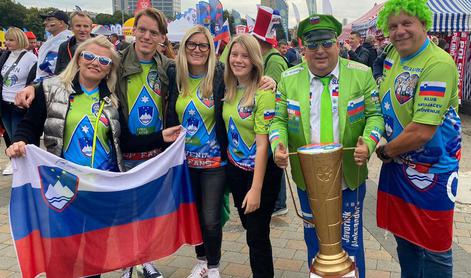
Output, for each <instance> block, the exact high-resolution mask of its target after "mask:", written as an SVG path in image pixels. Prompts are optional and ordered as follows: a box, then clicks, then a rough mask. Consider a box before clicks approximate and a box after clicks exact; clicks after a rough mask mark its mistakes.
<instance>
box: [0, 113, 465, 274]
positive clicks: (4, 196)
mask: <svg viewBox="0 0 471 278" xmlns="http://www.w3.org/2000/svg"><path fill="white" fill-rule="evenodd" d="M462 120H463V126H464V127H463V141H464V144H463V145H464V147H463V155H462V157H463V158H462V162H461V169H460V184H459V186H460V188H459V191H458V196H457V204H456V211H455V218H454V222H455V225H454V242H453V253H454V277H463V278H464V277H471V259H470V258H471V148H470V147H469V146H470V145H471V117H469V116H462ZM0 149H3V147H0ZM6 162H7V160H6V158H5V157H4V156H0V165H5V164H6ZM369 167H370V180H369V181H368V186H367V188H368V190H367V195H366V199H365V209H364V241H365V243H364V244H365V252H366V267H367V273H366V274H367V275H366V276H367V277H369V278H370V277H371V278H374V277H385V278H386V277H400V275H399V272H400V269H399V264H398V263H397V255H396V251H395V247H396V245H395V241H394V239H393V237H392V235H391V234H389V233H385V232H384V230H381V229H379V228H377V227H376V220H375V211H376V190H377V181H378V172H379V167H380V163H379V161H378V160H377V159H376V158H372V160H371V161H370V163H369ZM10 185H11V178H10V177H1V176H0V278H4V277H21V275H20V273H19V269H18V265H17V260H16V255H15V251H14V248H13V245H12V240H11V236H10V227H9V222H8V202H9V196H10V189H9V188H10ZM288 206H289V209H290V211H289V213H288V214H287V215H286V216H283V217H275V218H273V221H272V224H271V227H272V229H271V239H272V245H273V251H274V262H275V268H276V269H275V272H276V277H289V278H291V277H293V278H296V277H303V278H305V277H307V261H306V251H305V249H306V248H305V245H304V241H303V235H302V225H301V221H300V220H299V219H298V218H297V217H296V216H295V213H294V208H293V205H292V202H291V200H289V202H288ZM244 234H245V233H244V231H243V229H242V226H241V224H240V222H239V220H238V216H237V215H235V214H234V213H233V215H232V217H231V220H230V221H229V222H228V223H227V224H226V226H225V227H224V240H223V244H222V252H223V254H222V261H221V267H220V270H221V272H222V274H223V277H250V266H249V261H248V248H247V246H246V244H245V235H244ZM193 263H194V251H193V248H192V247H187V246H185V247H183V248H181V249H180V250H179V251H178V252H177V253H176V254H175V255H173V256H171V257H168V258H166V259H163V260H159V261H157V262H156V265H157V266H158V267H159V269H160V270H161V271H162V272H163V273H164V276H165V277H172V278H177V277H186V276H187V275H188V273H189V271H190V270H191V268H192V266H193ZM103 276H104V277H119V272H113V273H108V274H105V275H103ZM135 277H137V276H135Z"/></svg>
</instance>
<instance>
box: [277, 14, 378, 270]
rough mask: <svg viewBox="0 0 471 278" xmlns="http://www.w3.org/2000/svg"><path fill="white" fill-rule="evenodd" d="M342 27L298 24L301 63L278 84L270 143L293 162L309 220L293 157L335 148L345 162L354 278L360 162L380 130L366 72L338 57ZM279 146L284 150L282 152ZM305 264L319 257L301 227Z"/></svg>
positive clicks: (322, 18)
mask: <svg viewBox="0 0 471 278" xmlns="http://www.w3.org/2000/svg"><path fill="white" fill-rule="evenodd" d="M341 31H342V25H341V24H340V23H339V22H338V21H337V20H336V19H335V18H334V17H332V16H330V15H319V14H314V15H311V16H310V17H308V18H306V19H305V20H303V21H302V22H301V23H300V25H299V28H298V37H300V38H301V39H302V40H303V44H304V46H305V49H306V51H305V58H306V59H305V62H303V63H301V64H299V65H297V66H295V67H293V68H291V69H289V70H287V71H285V72H283V74H282V77H281V81H280V83H279V84H278V92H277V96H276V100H277V103H276V110H275V118H274V120H273V123H272V125H271V127H270V142H271V147H272V150H273V153H274V158H275V162H276V163H277V165H278V166H279V167H281V168H286V167H287V166H288V158H289V160H290V162H291V173H292V176H293V180H294V182H295V183H296V185H297V187H298V196H299V200H300V203H301V209H302V211H303V215H304V216H305V217H306V218H310V217H312V212H311V209H310V207H309V202H308V197H307V194H306V191H305V190H306V188H305V184H304V180H303V176H302V173H301V167H300V164H299V160H298V158H297V157H296V156H291V157H288V150H289V151H291V152H293V151H296V150H297V149H298V148H299V147H301V146H304V145H307V144H321V143H341V144H342V145H343V147H344V148H350V149H347V150H344V155H343V179H342V185H343V189H344V190H343V192H342V196H343V201H342V202H343V204H342V207H343V214H342V215H343V218H344V223H343V225H342V244H343V247H344V249H345V250H346V251H347V252H348V253H349V255H350V256H354V257H355V263H356V265H357V267H358V269H359V274H360V277H365V261H364V250H363V234H362V209H363V199H364V197H365V180H366V178H367V168H366V162H367V160H368V158H369V156H370V155H371V154H372V153H373V152H374V150H375V148H376V144H377V143H378V141H379V139H380V138H381V136H382V134H383V130H384V123H383V118H382V115H381V108H380V104H379V96H378V92H377V90H376V83H375V81H374V79H373V76H372V73H371V70H370V69H369V68H368V67H367V66H365V65H362V64H360V63H357V62H354V61H349V60H346V59H343V58H340V57H339V45H338V42H337V40H336V38H337V36H338V35H340V33H341ZM285 146H288V148H286V147H285ZM304 227H305V228H304V238H305V241H306V244H307V247H308V257H309V262H310V263H311V262H312V259H313V257H314V256H315V255H316V254H317V252H318V242H317V237H316V235H315V229H314V227H312V226H309V225H305V226H304Z"/></svg>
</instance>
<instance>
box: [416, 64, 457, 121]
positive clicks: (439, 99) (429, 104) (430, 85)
mask: <svg viewBox="0 0 471 278" xmlns="http://www.w3.org/2000/svg"><path fill="white" fill-rule="evenodd" d="M457 98H458V73H457V69H456V66H455V65H454V64H451V63H446V62H438V63H435V64H433V65H431V66H430V67H428V68H425V70H424V72H423V73H422V75H421V76H420V81H419V84H417V89H416V93H415V96H414V117H413V119H412V121H413V122H415V123H420V124H428V125H440V124H441V123H442V120H443V115H444V114H445V113H446V111H447V110H448V109H449V108H450V103H453V102H454V101H457Z"/></svg>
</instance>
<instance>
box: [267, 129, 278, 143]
mask: <svg viewBox="0 0 471 278" xmlns="http://www.w3.org/2000/svg"><path fill="white" fill-rule="evenodd" d="M278 139H280V131H279V130H278V129H274V130H272V131H270V136H268V140H269V141H270V143H273V142H274V141H275V140H278Z"/></svg>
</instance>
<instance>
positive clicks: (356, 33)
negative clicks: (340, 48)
mask: <svg viewBox="0 0 471 278" xmlns="http://www.w3.org/2000/svg"><path fill="white" fill-rule="evenodd" d="M350 35H355V36H357V37H359V38H361V35H360V32H357V31H353V32H351V33H350Z"/></svg>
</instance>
